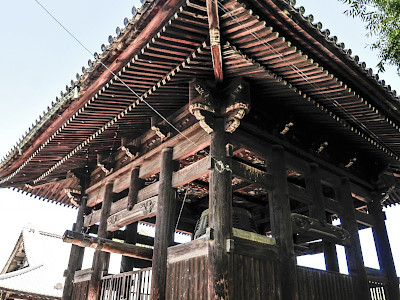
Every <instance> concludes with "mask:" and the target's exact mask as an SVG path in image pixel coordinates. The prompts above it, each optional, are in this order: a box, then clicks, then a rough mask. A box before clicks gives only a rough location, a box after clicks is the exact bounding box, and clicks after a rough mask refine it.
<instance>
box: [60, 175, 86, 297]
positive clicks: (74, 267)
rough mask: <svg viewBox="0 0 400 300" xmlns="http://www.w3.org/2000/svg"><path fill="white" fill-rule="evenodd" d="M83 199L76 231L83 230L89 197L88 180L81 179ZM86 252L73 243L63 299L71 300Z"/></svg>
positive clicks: (75, 225)
mask: <svg viewBox="0 0 400 300" xmlns="http://www.w3.org/2000/svg"><path fill="white" fill-rule="evenodd" d="M81 187H82V188H81V201H80V205H79V209H78V215H77V217H76V223H75V224H74V226H73V228H72V230H73V231H76V232H83V221H84V213H85V209H86V203H87V197H86V195H85V192H86V182H85V180H84V179H82V180H81ZM84 254H85V248H84V247H80V246H76V245H72V246H71V252H70V255H69V261H68V269H67V270H66V274H65V282H64V289H63V294H62V298H61V299H62V300H71V299H72V298H71V297H72V291H73V286H74V283H73V280H74V276H75V272H76V271H78V270H80V269H81V268H82V262H83V256H84Z"/></svg>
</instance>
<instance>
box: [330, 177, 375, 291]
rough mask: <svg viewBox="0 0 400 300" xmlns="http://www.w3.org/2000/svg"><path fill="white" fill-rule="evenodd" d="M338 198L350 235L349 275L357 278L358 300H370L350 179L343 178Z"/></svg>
mask: <svg viewBox="0 0 400 300" xmlns="http://www.w3.org/2000/svg"><path fill="white" fill-rule="evenodd" d="M336 197H337V200H338V201H339V202H340V204H341V206H342V208H343V209H342V210H341V211H340V212H339V217H340V222H341V225H342V227H343V228H344V229H346V230H347V231H348V232H349V233H350V242H351V246H348V247H345V252H346V259H347V266H348V270H349V274H350V275H353V276H354V277H355V278H356V279H355V284H354V287H355V295H357V299H370V294H369V286H368V279H367V273H366V271H365V268H364V262H363V257H362V252H361V244H360V237H359V235H358V225H357V221H356V218H355V214H354V203H353V197H352V195H351V187H350V181H349V179H348V178H346V177H344V178H341V181H340V185H339V186H338V187H337V190H336Z"/></svg>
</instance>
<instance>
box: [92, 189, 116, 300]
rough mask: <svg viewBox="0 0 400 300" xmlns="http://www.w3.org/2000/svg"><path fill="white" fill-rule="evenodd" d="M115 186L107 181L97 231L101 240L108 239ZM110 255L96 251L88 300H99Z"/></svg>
mask: <svg viewBox="0 0 400 300" xmlns="http://www.w3.org/2000/svg"><path fill="white" fill-rule="evenodd" d="M113 184H114V182H112V181H107V182H106V184H105V190H104V201H103V204H102V207H101V215H100V224H99V228H98V231H97V236H98V237H99V238H103V239H104V238H107V218H108V216H109V215H110V209H111V203H112V199H113ZM107 254H108V253H105V252H102V251H99V250H96V252H95V253H94V256H93V264H92V270H93V273H92V277H91V278H90V282H89V289H88V300H97V299H98V296H99V290H100V279H101V276H102V272H103V271H104V269H105V266H106V265H108V262H107V260H108V259H109V255H107Z"/></svg>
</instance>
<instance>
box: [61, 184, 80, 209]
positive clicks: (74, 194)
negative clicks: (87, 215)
mask: <svg viewBox="0 0 400 300" xmlns="http://www.w3.org/2000/svg"><path fill="white" fill-rule="evenodd" d="M64 192H65V194H66V195H67V197H68V198H69V201H70V202H71V203H72V205H74V206H76V207H79V202H80V199H79V196H80V194H81V191H80V190H77V189H69V188H66V189H64Z"/></svg>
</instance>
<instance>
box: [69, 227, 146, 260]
mask: <svg viewBox="0 0 400 300" xmlns="http://www.w3.org/2000/svg"><path fill="white" fill-rule="evenodd" d="M63 242H65V243H71V244H74V245H78V246H81V247H89V248H93V249H96V251H103V252H108V253H116V254H122V255H124V256H128V257H134V258H140V259H146V260H151V259H152V257H153V250H152V249H151V248H147V247H140V246H135V245H132V244H128V243H121V242H115V241H113V240H110V239H104V238H99V237H94V236H90V235H88V234H84V233H79V232H73V231H70V230H67V231H65V233H64V235H63Z"/></svg>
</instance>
